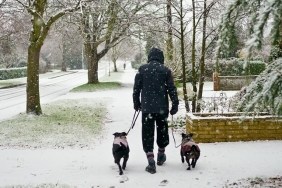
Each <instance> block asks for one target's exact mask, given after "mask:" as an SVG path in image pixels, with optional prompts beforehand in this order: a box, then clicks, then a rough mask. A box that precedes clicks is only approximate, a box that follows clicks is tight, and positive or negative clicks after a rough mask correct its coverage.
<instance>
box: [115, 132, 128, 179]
mask: <svg viewBox="0 0 282 188" xmlns="http://www.w3.org/2000/svg"><path fill="white" fill-rule="evenodd" d="M113 135H114V136H115V137H114V142H113V149H112V150H113V156H114V159H115V163H116V164H117V165H118V168H119V175H122V174H123V171H122V170H124V169H125V167H126V163H127V160H128V158H129V146H128V143H127V139H126V136H127V134H126V133H125V132H121V133H118V132H116V133H114V134H113ZM122 158H123V163H122V167H121V165H120V160H121V159H122Z"/></svg>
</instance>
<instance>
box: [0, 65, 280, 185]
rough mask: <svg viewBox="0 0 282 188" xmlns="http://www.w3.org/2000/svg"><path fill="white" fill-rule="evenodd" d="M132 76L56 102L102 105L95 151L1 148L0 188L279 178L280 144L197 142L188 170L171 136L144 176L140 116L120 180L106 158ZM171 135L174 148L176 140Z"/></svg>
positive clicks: (128, 104) (122, 127) (123, 125)
mask: <svg viewBox="0 0 282 188" xmlns="http://www.w3.org/2000/svg"><path fill="white" fill-rule="evenodd" d="M127 67H128V66H127ZM134 75H135V71H134V70H132V69H128V70H125V72H124V74H123V77H122V79H121V81H122V82H123V83H124V84H125V87H123V88H122V89H119V90H114V91H100V92H95V93H79V94H78V93H69V94H67V95H66V96H63V97H61V99H65V98H68V99H71V98H93V99H95V100H106V101H107V107H108V115H107V116H108V119H107V121H106V123H105V129H104V131H103V132H102V135H101V136H99V137H98V138H97V142H96V143H95V147H94V149H89V150H87V149H81V150H79V149H64V150H60V149H38V150H28V149H22V150H21V149H2V150H0V187H1V186H8V185H25V186H28V185H38V184H42V183H53V184H66V185H70V186H76V187H83V188H84V187H85V188H87V187H95V188H96V187H99V188H101V187H102V188H110V187H111V188H114V187H115V188H123V187H129V188H131V187H136V188H144V187H146V188H155V187H159V186H166V187H182V188H184V187H191V188H194V187H197V188H201V187H203V188H205V187H223V186H224V184H225V183H226V182H227V181H229V182H233V181H236V180H238V179H242V178H248V177H261V176H266V177H268V176H277V175H281V174H282V165H281V164H282V149H281V148H282V141H258V142H236V143H211V144H203V143H201V144H199V146H200V148H201V151H202V152H201V156H200V159H199V161H198V163H197V166H196V168H195V169H192V170H191V171H187V170H186V168H187V164H182V163H181V160H180V155H179V148H175V147H174V143H173V139H172V137H171V138H170V145H169V146H168V147H167V150H166V154H167V162H166V163H165V164H164V165H163V166H161V167H158V166H157V173H156V174H149V173H147V172H145V170H144V169H145V166H146V165H147V161H146V157H145V154H144V153H143V150H142V145H141V120H140V117H139V118H138V120H137V122H136V125H135V127H134V129H133V130H131V132H130V133H129V135H128V141H129V146H130V150H131V151H130V158H129V161H128V166H127V169H126V170H125V171H124V175H122V176H120V175H118V168H117V166H116V165H115V164H114V162H113V156H112V153H111V149H112V141H113V135H112V134H113V133H114V132H120V131H127V130H128V129H129V127H130V124H131V121H132V117H133V114H134V111H133V105H132V86H133V85H132V84H133V80H134ZM180 113H181V112H180ZM170 136H171V133H170ZM175 136H176V141H177V142H178V143H179V141H180V140H179V139H180V137H179V135H178V134H176V135H175ZM156 148H157V147H156ZM164 180H165V181H164Z"/></svg>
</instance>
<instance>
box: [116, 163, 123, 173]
mask: <svg viewBox="0 0 282 188" xmlns="http://www.w3.org/2000/svg"><path fill="white" fill-rule="evenodd" d="M115 162H116V164H117V165H118V168H119V175H122V174H123V171H122V168H121V166H120V159H118V160H115Z"/></svg>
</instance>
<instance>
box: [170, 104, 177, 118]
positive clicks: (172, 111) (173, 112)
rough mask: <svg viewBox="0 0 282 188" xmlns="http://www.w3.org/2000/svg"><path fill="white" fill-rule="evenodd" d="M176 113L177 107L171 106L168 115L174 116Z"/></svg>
mask: <svg viewBox="0 0 282 188" xmlns="http://www.w3.org/2000/svg"><path fill="white" fill-rule="evenodd" d="M177 111H178V106H172V107H171V110H170V112H169V113H170V115H172V116H173V115H174V114H176V113H177Z"/></svg>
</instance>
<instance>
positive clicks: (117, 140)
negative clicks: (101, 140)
mask: <svg viewBox="0 0 282 188" xmlns="http://www.w3.org/2000/svg"><path fill="white" fill-rule="evenodd" d="M121 143H122V144H123V145H124V146H126V147H127V146H128V143H127V140H126V137H125V136H121V137H116V138H115V139H114V144H117V145H120V146H121Z"/></svg>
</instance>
